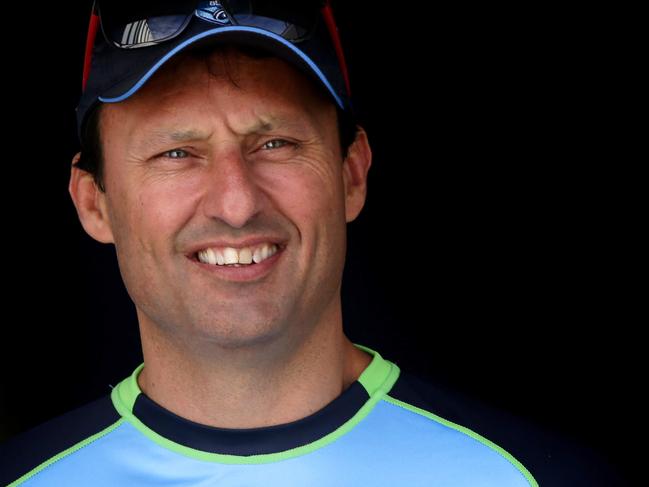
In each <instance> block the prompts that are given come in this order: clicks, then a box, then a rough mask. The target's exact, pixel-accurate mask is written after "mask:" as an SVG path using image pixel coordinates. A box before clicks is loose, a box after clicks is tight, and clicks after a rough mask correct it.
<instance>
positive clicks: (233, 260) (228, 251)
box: [223, 247, 239, 264]
mask: <svg viewBox="0 0 649 487" xmlns="http://www.w3.org/2000/svg"><path fill="white" fill-rule="evenodd" d="M223 257H224V258H225V263H226V264H238V263H239V253H238V252H237V250H236V249H233V248H232V247H226V248H225V249H223Z"/></svg>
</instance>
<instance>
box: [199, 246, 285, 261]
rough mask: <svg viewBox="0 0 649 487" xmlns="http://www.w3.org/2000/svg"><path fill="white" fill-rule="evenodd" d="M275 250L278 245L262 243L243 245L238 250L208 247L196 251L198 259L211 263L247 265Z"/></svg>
mask: <svg viewBox="0 0 649 487" xmlns="http://www.w3.org/2000/svg"><path fill="white" fill-rule="evenodd" d="M277 251H278V247H277V245H275V244H270V245H269V244H262V245H260V246H258V247H254V248H252V247H244V248H242V249H239V250H237V249H235V248H232V247H225V248H223V249H215V248H209V249H204V250H200V251H199V252H198V260H199V261H201V262H203V263H205V264H212V265H228V264H230V265H231V264H235V265H239V264H242V265H249V264H252V263H253V262H254V263H255V264H259V263H260V262H262V261H264V260H266V259H267V258H268V257H270V256H272V255H275V254H276V253H277Z"/></svg>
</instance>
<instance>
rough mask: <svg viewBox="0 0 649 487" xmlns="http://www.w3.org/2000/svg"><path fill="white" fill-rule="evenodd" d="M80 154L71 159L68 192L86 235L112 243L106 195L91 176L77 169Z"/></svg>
mask: <svg viewBox="0 0 649 487" xmlns="http://www.w3.org/2000/svg"><path fill="white" fill-rule="evenodd" d="M79 159H81V152H77V154H75V156H74V157H73V158H72V170H71V173H70V184H69V185H68V191H69V192H70V196H71V197H72V202H73V203H74V206H75V207H76V209H77V215H79V221H80V222H81V225H82V226H83V229H84V230H85V231H86V233H87V234H88V235H90V236H91V237H92V238H94V239H95V240H97V241H99V242H102V243H114V239H113V231H112V229H111V226H110V220H109V218H108V210H107V207H106V194H105V193H104V192H103V191H101V190H100V189H99V187H98V186H97V184H96V183H95V180H94V178H93V177H92V174H90V173H89V172H88V171H84V170H83V169H79V168H78V167H77V166H76V164H77V162H78V161H79Z"/></svg>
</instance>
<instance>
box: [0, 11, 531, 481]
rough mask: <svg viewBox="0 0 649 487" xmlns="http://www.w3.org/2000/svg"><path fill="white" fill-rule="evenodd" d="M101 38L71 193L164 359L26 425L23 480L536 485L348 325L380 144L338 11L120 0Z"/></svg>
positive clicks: (10, 456) (13, 470)
mask: <svg viewBox="0 0 649 487" xmlns="http://www.w3.org/2000/svg"><path fill="white" fill-rule="evenodd" d="M131 3H132V2H131ZM88 46H89V49H88V54H87V58H86V70H85V76H84V86H85V89H84V92H83V95H82V98H81V101H80V104H79V108H78V122H79V127H78V128H79V135H80V138H81V142H82V150H81V152H80V153H79V154H77V155H76V156H75V157H74V159H73V165H72V170H71V178H70V184H69V190H70V194H71V197H72V200H73V201H74V204H75V207H76V209H77V212H78V215H79V220H80V222H81V224H82V226H83V228H84V230H85V231H86V232H87V233H88V234H89V235H90V236H92V237H93V238H94V239H96V240H97V241H99V242H103V243H108V244H113V245H114V246H115V249H116V253H117V260H118V264H119V268H120V271H121V275H122V277H123V280H124V283H125V285H126V288H127V290H128V293H129V295H130V297H131V298H132V300H133V302H134V303H135V307H136V310H137V318H138V322H139V326H140V334H141V338H142V346H143V354H144V363H143V364H142V365H140V366H139V367H138V368H137V369H136V370H135V371H134V372H133V374H132V376H130V377H128V378H125V379H124V380H123V381H122V382H121V383H119V384H118V385H117V386H116V387H115V388H114V389H113V391H112V393H111V394H110V395H109V396H106V397H104V398H101V399H99V400H97V401H95V402H94V403H91V404H88V405H86V406H84V407H82V408H80V409H79V410H76V411H73V412H71V413H68V414H66V415H64V416H61V417H59V418H56V419H54V420H53V421H51V422H49V423H46V424H45V425H42V426H40V427H38V428H36V429H35V430H32V431H31V432H29V433H27V434H25V435H23V436H22V437H20V438H18V439H16V440H14V443H13V444H12V446H11V448H8V449H7V450H6V451H7V453H6V455H5V456H4V459H3V462H4V464H3V469H4V472H7V473H6V477H7V480H8V481H10V482H12V483H11V485H24V486H33V487H36V486H46V485H47V486H51V485H66V486H72V487H74V486H88V485H92V486H95V487H104V486H106V487H107V486H145V485H196V486H198V485H215V486H216V485H218V486H235V485H247V486H254V485H265V486H266V485H282V486H333V485H335V486H357V485H361V484H366V483H371V484H373V485H380V486H394V485H408V486H414V485H421V486H424V485H426V486H433V485H439V486H444V487H459V486H466V487H477V486H484V487H486V486H492V487H523V486H532V485H536V482H535V481H534V479H533V478H532V476H531V475H530V474H529V472H528V471H527V470H526V469H525V467H523V466H522V465H521V464H520V463H519V462H518V461H517V460H516V459H515V458H514V457H512V456H511V455H510V454H509V453H507V452H506V451H505V450H503V449H502V448H500V447H499V446H497V445H495V444H493V443H491V442H490V441H489V440H487V439H485V438H483V437H481V436H479V435H478V434H476V433H474V432H472V431H470V430H468V429H466V428H464V427H462V426H459V425H457V424H455V423H452V422H451V421H449V420H448V419H444V418H442V417H440V416H438V415H437V414H434V413H433V408H434V407H435V406H434V405H433V406H432V407H430V408H429V407H428V406H426V404H425V401H424V400H423V399H422V396H421V394H420V392H421V391H419V392H418V391H417V387H420V386H421V385H420V384H419V383H418V382H416V381H415V380H414V379H413V378H409V377H408V376H407V374H403V373H401V371H400V370H399V368H398V367H397V365H396V364H394V363H392V362H390V361H388V360H385V359H383V358H382V357H381V355H380V354H379V353H378V352H376V351H374V350H371V349H369V348H367V347H364V346H362V345H358V344H353V343H352V342H351V341H350V340H349V339H348V338H347V337H346V336H345V334H344V333H343V326H342V323H343V317H342V312H341V299H340V291H341V280H342V273H343V266H344V261H345V248H346V225H347V223H349V222H351V221H353V220H354V219H355V218H356V217H357V216H358V214H359V213H360V211H361V209H362V207H363V205H364V202H365V198H366V190H367V187H366V184H367V174H368V171H369V169H370V165H371V150H370V147H369V143H368V139H367V135H366V133H365V131H364V130H363V129H362V128H361V127H356V126H355V125H354V123H353V115H352V110H351V104H350V102H349V91H348V81H347V75H346V68H345V64H344V59H343V56H342V50H341V48H340V44H339V39H338V36H337V33H336V29H335V24H334V23H333V15H332V13H331V9H330V7H329V5H327V4H326V3H323V4H320V3H319V2H308V1H300V2H295V1H293V2H291V1H287V2H281V1H275V2H227V3H225V2H224V3H223V5H221V4H219V3H217V2H213V1H212V2H199V3H198V6H197V4H196V2H140V3H139V4H138V5H137V6H132V5H129V4H128V3H120V2H110V3H108V2H99V3H98V4H96V5H95V9H94V14H93V17H92V20H91V25H90V29H89V43H88ZM350 127H351V131H350ZM440 400H441V396H440ZM438 406H439V408H441V409H443V407H442V406H441V402H440V404H438ZM436 412H439V411H436ZM4 472H3V473H4Z"/></svg>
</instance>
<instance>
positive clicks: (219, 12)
mask: <svg viewBox="0 0 649 487" xmlns="http://www.w3.org/2000/svg"><path fill="white" fill-rule="evenodd" d="M196 16H197V17H198V18H201V19H203V20H207V21H208V22H212V23H214V24H219V25H228V24H231V23H232V22H230V18H229V17H228V14H227V13H226V12H225V10H223V7H222V6H221V4H220V3H219V2H218V1H216V0H209V1H203V2H199V4H198V8H197V9H196Z"/></svg>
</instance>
